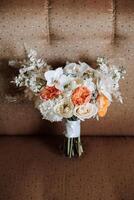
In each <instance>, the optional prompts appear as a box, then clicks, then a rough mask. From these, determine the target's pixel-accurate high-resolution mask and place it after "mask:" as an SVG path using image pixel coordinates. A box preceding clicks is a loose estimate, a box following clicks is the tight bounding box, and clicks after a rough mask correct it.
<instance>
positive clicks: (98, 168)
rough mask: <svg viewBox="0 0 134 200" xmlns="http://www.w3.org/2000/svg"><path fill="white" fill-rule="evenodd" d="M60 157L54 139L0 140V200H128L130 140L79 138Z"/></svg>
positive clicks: (132, 176)
mask: <svg viewBox="0 0 134 200" xmlns="http://www.w3.org/2000/svg"><path fill="white" fill-rule="evenodd" d="M82 141H83V145H84V147H85V153H84V155H83V156H82V157H81V158H78V159H71V160H70V159H68V158H65V157H64V156H63V155H62V153H60V150H59V149H58V146H59V144H61V143H62V142H63V141H62V138H59V137H34V136H32V137H30V136H29V137H28V136H27V137H23V136H21V137H17V136H13V137H11V136H10V137H8V136H3V137H2V136H1V138H0V200H89V199H90V200H133V198H134V167H133V166H134V139H133V138H129V137H83V138H82Z"/></svg>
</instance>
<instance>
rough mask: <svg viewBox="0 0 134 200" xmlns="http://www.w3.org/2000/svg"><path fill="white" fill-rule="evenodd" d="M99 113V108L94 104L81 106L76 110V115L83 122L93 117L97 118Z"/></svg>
mask: <svg viewBox="0 0 134 200" xmlns="http://www.w3.org/2000/svg"><path fill="white" fill-rule="evenodd" d="M97 112H98V108H97V106H96V105H95V104H92V103H87V104H83V105H79V106H76V107H75V108H74V115H75V116H76V117H78V118H79V119H81V120H84V119H90V118H91V117H93V116H95V115H96V114H97Z"/></svg>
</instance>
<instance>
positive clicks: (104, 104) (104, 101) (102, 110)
mask: <svg viewBox="0 0 134 200" xmlns="http://www.w3.org/2000/svg"><path fill="white" fill-rule="evenodd" d="M97 103H98V108H99V110H98V115H99V117H104V116H105V115H106V113H107V109H108V106H109V105H110V102H109V100H108V98H107V97H106V96H104V95H102V94H101V95H99V97H98V98H97Z"/></svg>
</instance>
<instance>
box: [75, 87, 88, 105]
mask: <svg viewBox="0 0 134 200" xmlns="http://www.w3.org/2000/svg"><path fill="white" fill-rule="evenodd" d="M90 99H91V91H90V90H89V89H88V88H87V87H84V86H83V87H77V88H76V89H75V90H74V92H73V94H72V102H73V104H74V105H82V104H84V103H87V102H89V101H90Z"/></svg>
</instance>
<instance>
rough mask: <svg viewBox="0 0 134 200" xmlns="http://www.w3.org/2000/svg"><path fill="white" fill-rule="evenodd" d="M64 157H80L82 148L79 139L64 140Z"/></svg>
mask: <svg viewBox="0 0 134 200" xmlns="http://www.w3.org/2000/svg"><path fill="white" fill-rule="evenodd" d="M64 151H65V155H66V156H68V157H70V158H71V157H74V156H79V157H80V156H81V155H82V153H83V147H82V144H81V138H80V137H77V138H65V147H64Z"/></svg>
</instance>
